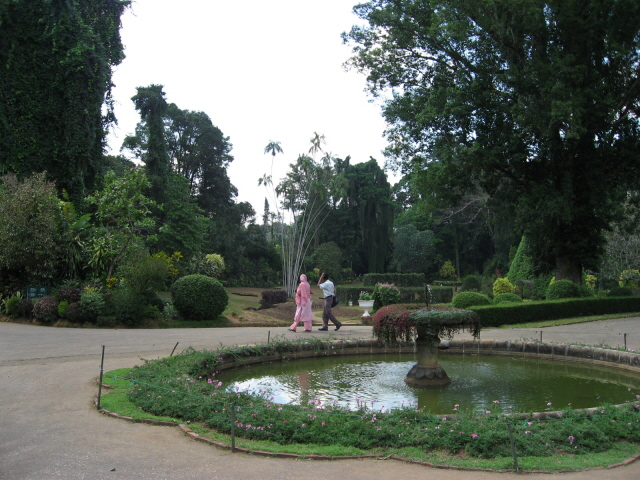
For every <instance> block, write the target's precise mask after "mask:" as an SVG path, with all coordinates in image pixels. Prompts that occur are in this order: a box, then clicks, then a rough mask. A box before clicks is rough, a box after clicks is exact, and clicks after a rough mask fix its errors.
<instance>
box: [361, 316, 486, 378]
mask: <svg viewBox="0 0 640 480" xmlns="http://www.w3.org/2000/svg"><path fill="white" fill-rule="evenodd" d="M464 331H468V332H469V333H471V335H472V336H473V337H474V338H477V337H478V335H479V334H480V319H479V317H478V315H477V314H476V313H475V312H472V311H470V310H461V309H456V308H452V307H444V306H440V307H439V308H437V309H436V307H435V306H432V307H431V309H421V310H415V311H406V310H404V309H401V308H399V307H398V306H396V305H389V306H387V307H382V308H381V309H379V310H378V311H377V312H376V313H375V315H374V321H373V335H374V336H375V337H376V338H377V339H378V340H381V341H382V342H384V343H398V342H407V343H408V342H411V341H413V340H415V343H416V354H417V358H418V363H416V365H414V366H413V367H412V368H411V370H409V373H407V376H406V377H405V379H404V381H405V383H407V384H409V385H414V386H419V387H428V386H440V385H448V384H449V383H451V379H450V378H449V376H448V375H447V373H446V372H445V371H444V369H443V368H442V367H441V366H440V365H439V364H438V346H439V345H440V341H441V338H447V339H451V338H453V335H454V334H456V333H458V332H464Z"/></svg>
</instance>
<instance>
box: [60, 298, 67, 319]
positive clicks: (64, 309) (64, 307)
mask: <svg viewBox="0 0 640 480" xmlns="http://www.w3.org/2000/svg"><path fill="white" fill-rule="evenodd" d="M67 308H69V302H67V301H66V300H63V301H61V302H60V303H59V304H58V316H59V317H63V318H64V315H65V313H67Z"/></svg>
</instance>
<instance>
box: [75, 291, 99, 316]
mask: <svg viewBox="0 0 640 480" xmlns="http://www.w3.org/2000/svg"><path fill="white" fill-rule="evenodd" d="M79 303H80V310H81V311H82V317H83V319H84V320H86V321H87V322H92V323H96V321H97V320H98V317H99V316H100V315H102V314H103V313H104V310H105V303H104V298H103V297H102V294H101V293H100V292H96V291H95V290H85V291H83V292H82V294H81V295H80V302H79Z"/></svg>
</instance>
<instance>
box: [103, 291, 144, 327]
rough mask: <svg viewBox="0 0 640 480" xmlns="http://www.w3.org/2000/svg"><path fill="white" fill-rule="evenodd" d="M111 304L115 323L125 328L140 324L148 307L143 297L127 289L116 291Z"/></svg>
mask: <svg viewBox="0 0 640 480" xmlns="http://www.w3.org/2000/svg"><path fill="white" fill-rule="evenodd" d="M111 302H112V303H113V313H114V316H115V318H116V321H117V322H119V323H121V324H123V325H126V326H127V327H135V326H137V325H139V324H140V323H141V322H142V319H143V318H144V316H145V311H146V309H147V305H148V303H147V299H146V298H145V296H144V295H141V294H139V293H136V292H134V291H132V290H130V289H128V288H123V289H120V290H118V291H117V292H116V293H115V294H114V295H113V297H112V299H111Z"/></svg>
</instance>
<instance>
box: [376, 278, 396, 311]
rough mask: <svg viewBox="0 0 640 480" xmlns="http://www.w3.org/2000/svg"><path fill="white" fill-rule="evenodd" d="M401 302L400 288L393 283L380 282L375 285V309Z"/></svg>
mask: <svg viewBox="0 0 640 480" xmlns="http://www.w3.org/2000/svg"><path fill="white" fill-rule="evenodd" d="M396 303H400V290H399V289H398V287H396V286H395V285H394V284H392V283H378V284H377V285H376V286H375V287H373V311H374V312H375V311H376V310H378V309H379V308H382V307H386V306H387V305H394V304H396Z"/></svg>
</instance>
